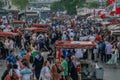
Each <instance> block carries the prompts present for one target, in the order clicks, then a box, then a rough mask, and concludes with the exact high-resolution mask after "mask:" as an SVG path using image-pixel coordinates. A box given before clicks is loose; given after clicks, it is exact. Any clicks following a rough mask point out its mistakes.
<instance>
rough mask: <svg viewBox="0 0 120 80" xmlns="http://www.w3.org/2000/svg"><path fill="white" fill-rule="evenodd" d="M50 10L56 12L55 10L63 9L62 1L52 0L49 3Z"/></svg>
mask: <svg viewBox="0 0 120 80" xmlns="http://www.w3.org/2000/svg"><path fill="white" fill-rule="evenodd" d="M50 8H51V10H52V11H54V12H57V11H59V10H60V11H63V10H64V6H62V3H61V1H56V2H54V3H53V4H51V6H50Z"/></svg>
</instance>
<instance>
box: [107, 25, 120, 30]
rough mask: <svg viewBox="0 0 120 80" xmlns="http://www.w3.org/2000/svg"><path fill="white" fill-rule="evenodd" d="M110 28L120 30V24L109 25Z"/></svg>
mask: <svg viewBox="0 0 120 80" xmlns="http://www.w3.org/2000/svg"><path fill="white" fill-rule="evenodd" d="M107 28H108V29H109V30H120V25H117V24H116V25H110V26H108V27H107Z"/></svg>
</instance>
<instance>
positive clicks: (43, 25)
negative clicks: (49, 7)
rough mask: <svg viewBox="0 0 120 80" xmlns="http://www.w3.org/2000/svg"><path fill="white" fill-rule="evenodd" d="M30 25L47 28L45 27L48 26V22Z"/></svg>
mask: <svg viewBox="0 0 120 80" xmlns="http://www.w3.org/2000/svg"><path fill="white" fill-rule="evenodd" d="M32 27H41V28H47V27H50V25H49V24H32Z"/></svg>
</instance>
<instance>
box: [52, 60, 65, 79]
mask: <svg viewBox="0 0 120 80" xmlns="http://www.w3.org/2000/svg"><path fill="white" fill-rule="evenodd" d="M51 71H52V79H53V80H62V76H61V73H62V72H63V68H62V66H61V64H60V61H59V59H56V60H55V64H53V66H52V69H51Z"/></svg>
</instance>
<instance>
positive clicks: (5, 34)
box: [0, 32, 18, 37]
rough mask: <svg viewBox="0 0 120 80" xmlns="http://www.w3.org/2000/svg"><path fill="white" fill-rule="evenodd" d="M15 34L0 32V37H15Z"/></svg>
mask: <svg viewBox="0 0 120 80" xmlns="http://www.w3.org/2000/svg"><path fill="white" fill-rule="evenodd" d="M17 35H18V34H17V33H13V32H0V36H3V37H13V36H17Z"/></svg>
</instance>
